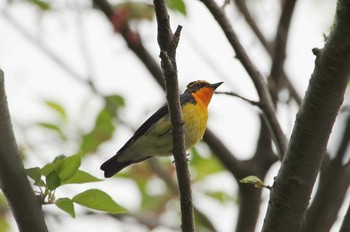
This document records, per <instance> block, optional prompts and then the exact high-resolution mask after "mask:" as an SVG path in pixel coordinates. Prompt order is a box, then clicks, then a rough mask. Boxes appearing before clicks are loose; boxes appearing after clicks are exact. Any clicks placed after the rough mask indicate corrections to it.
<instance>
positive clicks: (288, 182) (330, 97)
mask: <svg viewBox="0 0 350 232" xmlns="http://www.w3.org/2000/svg"><path fill="white" fill-rule="evenodd" d="M332 28H333V29H332V32H331V34H330V36H329V38H328V40H327V43H326V45H325V47H324V48H323V49H322V50H321V51H320V52H319V53H318V55H317V58H316V62H315V69H314V72H313V74H312V76H311V80H310V85H309V87H308V90H307V92H306V96H305V98H304V100H303V103H302V105H301V107H300V109H299V112H298V115H297V119H296V122H295V126H294V129H293V133H292V136H291V140H290V142H289V145H288V149H287V152H286V155H285V157H284V159H283V161H282V166H281V168H280V170H279V173H278V176H277V178H276V180H275V183H274V186H273V189H272V191H271V196H270V201H269V207H268V210H267V214H266V217H265V223H264V226H263V230H262V231H264V232H267V231H284V232H289V231H300V230H301V225H302V221H303V218H304V214H305V210H306V208H307V206H308V203H309V199H310V195H311V191H312V188H313V185H314V182H315V180H316V177H317V174H318V171H319V169H320V167H321V164H322V161H323V158H324V156H325V153H326V145H327V142H328V139H329V135H330V133H331V130H332V127H333V124H334V121H335V118H336V116H337V113H338V110H339V108H340V105H341V103H342V101H343V97H344V93H345V90H346V87H347V84H348V82H349V77H350V65H349V64H350V39H349V38H350V2H349V1H345V0H339V1H338V5H337V11H336V17H335V22H334V25H333V27H332ZM301 164H302V165H301Z"/></svg>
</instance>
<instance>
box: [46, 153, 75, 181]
mask: <svg viewBox="0 0 350 232" xmlns="http://www.w3.org/2000/svg"><path fill="white" fill-rule="evenodd" d="M80 164H81V153H78V154H76V155H72V156H69V157H66V156H64V155H59V156H57V157H56V158H55V159H54V161H52V162H51V163H48V164H46V165H45V166H44V167H43V168H42V169H41V173H42V174H43V175H44V176H46V177H48V176H49V175H51V173H52V172H55V173H56V174H57V175H58V177H59V179H60V182H63V181H66V180H68V179H69V178H71V177H72V176H73V175H74V174H75V173H76V171H77V170H78V168H79V167H80Z"/></svg>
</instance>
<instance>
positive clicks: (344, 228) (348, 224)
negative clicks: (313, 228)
mask: <svg viewBox="0 0 350 232" xmlns="http://www.w3.org/2000/svg"><path fill="white" fill-rule="evenodd" d="M348 231H350V205H349V207H348V211H346V214H345V217H344V220H343V223H342V225H341V228H340V230H339V232H348Z"/></svg>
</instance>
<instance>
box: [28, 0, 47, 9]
mask: <svg viewBox="0 0 350 232" xmlns="http://www.w3.org/2000/svg"><path fill="white" fill-rule="evenodd" d="M26 1H28V2H29V3H31V4H33V5H34V6H36V7H38V8H39V9H40V10H51V5H50V3H49V2H48V1H44V0H26Z"/></svg>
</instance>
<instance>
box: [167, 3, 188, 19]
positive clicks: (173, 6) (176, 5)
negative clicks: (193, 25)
mask: <svg viewBox="0 0 350 232" xmlns="http://www.w3.org/2000/svg"><path fill="white" fill-rule="evenodd" d="M166 3H167V5H168V7H169V8H170V9H172V10H174V11H178V12H180V13H181V14H183V15H184V16H186V14H187V12H186V5H185V2H184V1H183V0H168V1H167V2H166Z"/></svg>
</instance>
